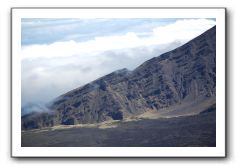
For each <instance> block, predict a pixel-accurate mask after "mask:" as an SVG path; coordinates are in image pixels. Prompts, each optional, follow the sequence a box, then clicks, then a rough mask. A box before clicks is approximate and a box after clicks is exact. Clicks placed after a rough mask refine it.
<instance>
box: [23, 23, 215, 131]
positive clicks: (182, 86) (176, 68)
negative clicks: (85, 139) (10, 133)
mask: <svg viewBox="0 0 237 165" xmlns="http://www.w3.org/2000/svg"><path fill="white" fill-rule="evenodd" d="M215 95H216V27H213V28H211V29H210V30H208V31H206V32H205V33H203V34H202V35H200V36H198V37H196V38H195V39H193V40H191V41H190V42H188V43H186V44H184V45H183V46H181V47H179V48H176V49H174V50H172V51H170V52H167V53H165V54H162V55H160V56H158V57H154V58H152V59H150V60H148V61H146V62H145V63H143V64H142V65H140V66H139V67H137V68H136V69H135V70H133V71H129V70H127V69H122V70H118V71H115V72H112V73H111V74H108V75H106V76H104V77H101V78H100V79H97V80H95V81H93V82H91V83H89V84H86V85H85V86H82V87H80V88H77V89H74V90H72V91H70V92H68V93H66V94H64V95H62V96H60V97H58V98H57V99H56V100H55V101H54V102H53V103H52V104H51V105H50V107H49V109H51V111H52V113H48V114H47V113H43V114H37V115H36V114H32V115H27V116H23V117H22V129H31V128H41V127H46V126H53V125H58V124H66V125H68V124H69V125H71V124H78V123H96V122H102V121H105V120H108V119H114V120H122V119H123V118H126V117H128V116H133V115H137V114H142V113H144V112H146V111H148V110H159V109H162V108H166V107H169V106H171V105H172V106H173V105H176V104H181V103H183V102H194V101H195V100H205V99H208V98H211V97H215Z"/></svg>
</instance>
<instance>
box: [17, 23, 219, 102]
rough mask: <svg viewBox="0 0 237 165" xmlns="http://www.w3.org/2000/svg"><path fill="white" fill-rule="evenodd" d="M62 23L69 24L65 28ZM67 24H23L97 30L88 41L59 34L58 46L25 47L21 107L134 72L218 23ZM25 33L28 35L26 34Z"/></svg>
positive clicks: (47, 100) (51, 44) (52, 43)
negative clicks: (114, 73)
mask: <svg viewBox="0 0 237 165" xmlns="http://www.w3.org/2000/svg"><path fill="white" fill-rule="evenodd" d="M63 21H65V22H66V23H64V24H63ZM63 21H62V20H61V21H60V22H57V20H51V21H50V20H47V22H45V26H44V21H42V20H40V22H39V23H38V24H36V23H35V22H36V20H33V23H32V24H30V23H31V21H30V20H28V21H26V20H25V21H24V22H23V25H22V26H25V30H27V29H28V30H29V31H32V29H36V31H38V30H40V29H42V28H44V29H46V30H47V31H50V30H49V29H51V27H55V26H53V25H55V24H60V27H61V29H64V28H67V27H68V29H73V28H72V27H71V26H79V25H80V23H79V25H78V22H81V24H82V25H88V26H85V27H84V28H87V31H89V32H90V31H93V30H96V31H97V32H94V33H93V34H91V35H90V36H89V37H87V38H85V37H84V38H83V37H82V38H83V39H80V36H81V35H83V34H78V35H77V36H75V34H74V33H73V34H74V35H72V33H71V34H68V35H64V36H63V39H62V36H61V40H60V41H56V42H52V41H51V40H50V42H49V43H48V42H46V41H45V43H44V44H43V43H41V44H35V42H32V44H30V43H29V42H28V43H27V44H22V51H21V57H22V104H23V105H26V104H28V103H32V102H33V103H46V102H49V101H50V100H52V99H54V98H55V97H57V96H58V95H60V94H62V93H64V92H67V91H69V90H72V89H73V88H77V87H79V86H81V85H84V84H86V83H88V82H90V81H93V80H95V79H96V78H99V77H101V76H103V75H105V74H108V73H110V72H112V71H115V70H117V69H121V68H128V69H130V70H132V69H134V68H135V67H137V66H138V65H140V64H141V63H143V62H144V61H146V60H148V59H150V58H152V57H154V56H158V55H160V54H161V53H164V52H166V51H169V50H171V49H174V48H176V47H178V46H180V45H182V44H184V43H185V42H187V41H189V40H191V39H192V38H194V37H196V36H198V35H200V34H201V33H203V32H204V31H206V30H208V29H209V28H211V27H212V26H214V25H215V21H214V20H211V19H180V20H179V19H176V20H169V19H167V21H166V22H165V21H164V20H162V21H163V22H162V21H161V22H162V23H159V20H154V19H152V20H151V19H146V20H144V19H142V20H139V19H137V20H133V21H132V23H131V24H129V21H128V20H125V21H124V22H123V21H121V20H120V21H118V20H117V21H115V22H113V20H107V19H106V20H100V19H98V20H96V21H95V20H91V22H90V20H83V23H82V20H80V21H78V20H63ZM130 21H131V20H130ZM156 21H157V22H156ZM70 22H71V23H70ZM75 22H76V23H75ZM85 22H86V23H85ZM95 22H96V23H95ZM101 22H102V23H101ZM73 23H75V24H76V25H74V24H73ZM27 24H29V25H28V26H29V27H28V26H27ZM112 24H113V26H112ZM121 24H122V25H123V27H124V28H122V29H121V30H120V29H117V28H116V30H114V29H112V30H108V33H106V32H105V31H104V29H109V28H108V27H104V26H105V25H108V26H109V27H111V26H112V27H117V26H118V27H121V26H122V25H121ZM95 25H96V28H95ZM125 25H126V26H125ZM100 26H101V27H100ZM26 27H28V28H26ZM47 27H48V29H47ZM141 27H143V28H144V31H143V30H142V28H141ZM100 28H101V31H100ZM85 30H86V29H85ZM59 31H60V30H59ZM69 31H70V30H69ZM72 31H73V30H72ZM80 31H82V29H80ZM22 34H25V35H26V36H27V34H28V33H27V32H24V33H22ZM28 37H29V36H28ZM44 37H46V38H47V36H44ZM54 40H57V39H55V38H54Z"/></svg>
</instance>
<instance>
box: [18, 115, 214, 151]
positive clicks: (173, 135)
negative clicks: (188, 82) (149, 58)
mask: <svg viewBox="0 0 237 165" xmlns="http://www.w3.org/2000/svg"><path fill="white" fill-rule="evenodd" d="M21 142H22V147H188V146H189V147H200V146H203V147H204V146H208V147H215V146H216V114H215V111H212V112H207V113H202V114H200V115H195V116H185V117H174V118H159V119H143V120H138V121H133V120H132V121H127V122H119V121H115V122H113V123H110V124H107V127H101V126H98V125H94V126H93V125H92V126H89V127H68V128H65V129H53V128H50V129H43V130H32V131H23V132H22V139H21Z"/></svg>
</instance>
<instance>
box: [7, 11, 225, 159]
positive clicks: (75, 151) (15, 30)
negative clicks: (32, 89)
mask: <svg viewBox="0 0 237 165" xmlns="http://www.w3.org/2000/svg"><path fill="white" fill-rule="evenodd" d="M22 18H215V19H216V128H217V129H216V147H21V124H20V123H21V57H20V56H19V54H20V51H21V19H22ZM11 19H12V22H11V58H12V61H11V67H12V80H11V83H12V88H11V90H12V95H11V96H12V98H11V104H12V105H11V108H12V109H11V113H12V115H11V122H12V128H11V129H12V130H11V133H12V134H11V138H12V139H11V140H12V143H11V156H12V157H226V63H225V62H226V45H225V44H226V31H225V30H226V9H225V8H156V7H151V8H149V7H144V8H142V7H141V8H139V7H138V8H136V7H134V8H122V7H121V8H120V7H108V8H107V7H105V8H103V7H102V8H100V7H98V8H97V7H94V8H90V7H82V8H12V9H11Z"/></svg>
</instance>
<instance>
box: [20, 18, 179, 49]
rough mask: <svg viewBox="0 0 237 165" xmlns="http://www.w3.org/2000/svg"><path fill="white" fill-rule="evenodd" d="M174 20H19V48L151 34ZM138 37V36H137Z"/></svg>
mask: <svg viewBox="0 0 237 165" xmlns="http://www.w3.org/2000/svg"><path fill="white" fill-rule="evenodd" d="M176 20H177V19H174V18H172V19H22V45H23V46H25V45H30V44H50V43H53V42H57V41H67V40H74V41H87V40H91V39H93V38H94V37H96V36H105V35H115V34H117V35H121V34H125V33H127V32H129V31H132V32H136V33H138V34H139V33H151V32H152V31H151V30H152V29H153V28H155V27H157V26H164V25H167V24H169V23H172V22H174V21H176ZM141 35H142V34H141Z"/></svg>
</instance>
